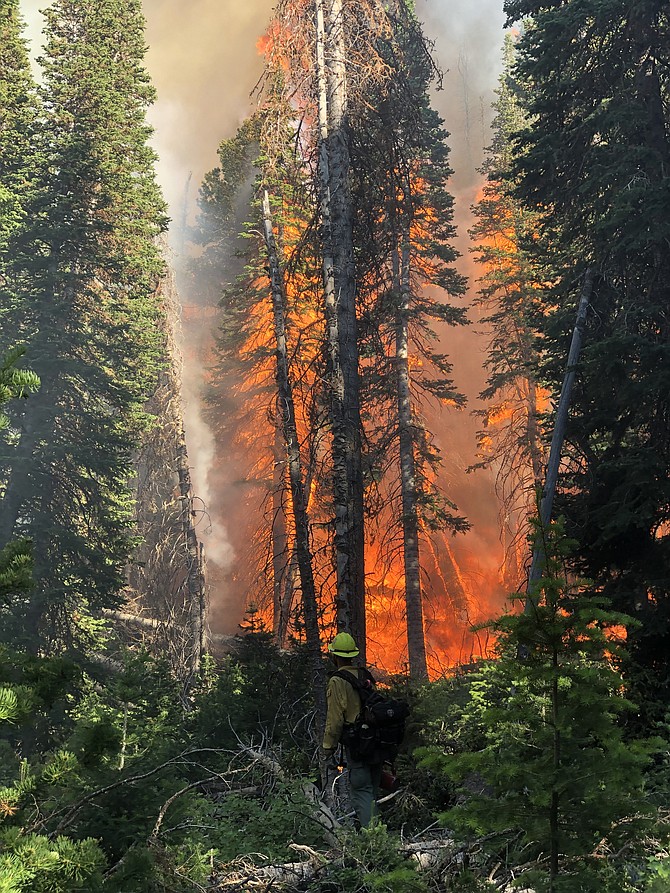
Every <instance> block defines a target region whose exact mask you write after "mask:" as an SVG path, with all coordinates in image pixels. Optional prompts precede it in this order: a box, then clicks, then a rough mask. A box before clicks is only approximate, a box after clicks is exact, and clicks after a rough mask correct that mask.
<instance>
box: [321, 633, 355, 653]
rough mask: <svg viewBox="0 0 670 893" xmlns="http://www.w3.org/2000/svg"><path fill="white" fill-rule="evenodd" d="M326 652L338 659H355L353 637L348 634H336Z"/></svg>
mask: <svg viewBox="0 0 670 893" xmlns="http://www.w3.org/2000/svg"><path fill="white" fill-rule="evenodd" d="M328 651H330V653H331V654H336V655H337V656H338V657H356V655H357V654H358V648H357V647H356V642H355V641H354V637H353V636H350V635H349V633H338V634H337V635H336V636H335V638H334V639H333V641H332V642H331V643H330V645H329V646H328Z"/></svg>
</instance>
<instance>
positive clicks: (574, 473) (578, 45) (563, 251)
mask: <svg viewBox="0 0 670 893" xmlns="http://www.w3.org/2000/svg"><path fill="white" fill-rule="evenodd" d="M505 8H506V11H507V14H508V17H509V20H510V22H511V21H513V20H520V19H522V18H523V17H530V18H529V21H528V24H527V27H526V28H525V30H524V33H523V35H522V37H521V40H520V43H519V61H518V64H517V68H516V72H517V76H518V78H519V81H520V85H521V88H522V90H523V92H524V97H525V100H524V105H525V112H526V114H527V115H528V116H529V120H530V122H531V124H532V126H531V127H529V128H527V129H525V130H524V131H523V132H522V133H521V134H520V135H519V137H518V149H517V152H516V159H515V163H514V172H515V176H518V177H519V183H518V187H517V195H518V196H519V197H520V198H521V199H522V200H523V201H524V203H525V205H526V206H527V207H529V208H530V209H531V210H534V211H536V212H537V213H538V215H539V226H540V232H541V238H540V239H538V240H537V242H536V250H537V251H538V252H541V253H542V254H543V255H544V256H545V258H546V259H547V261H548V264H549V266H550V269H551V270H552V281H553V283H554V287H553V288H552V289H551V290H550V291H549V292H548V293H547V295H546V298H545V299H544V302H543V303H544V308H545V310H546V319H545V321H544V322H543V325H542V333H543V350H544V355H545V358H546V362H545V363H544V372H543V374H544V375H545V376H546V378H547V380H548V381H550V382H551V385H552V389H554V388H555V389H556V390H557V389H558V382H559V381H560V377H561V375H562V366H563V364H564V358H565V355H566V353H567V338H568V336H569V332H570V331H571V328H572V323H571V318H573V317H574V312H575V311H574V307H575V302H576V299H577V297H578V292H579V289H578V288H577V287H575V285H574V283H575V282H578V281H579V280H580V278H581V276H582V274H583V272H584V270H585V269H586V268H587V267H589V266H591V267H593V268H594V270H595V274H596V275H595V282H594V288H593V296H592V308H593V309H592V312H591V313H590V316H589V320H588V323H587V328H586V332H585V336H584V346H583V352H582V355H581V358H580V363H579V369H578V373H577V382H576V388H575V390H574V392H573V401H572V409H571V414H570V421H569V426H568V431H567V442H566V457H565V462H564V466H563V473H562V476H561V479H560V480H559V488H560V490H559V493H558V495H557V501H556V506H557V512H558V513H564V514H565V516H566V521H567V525H568V528H567V529H568V532H569V533H570V534H571V535H574V536H575V538H576V539H577V540H578V541H579V549H578V552H577V555H576V556H575V564H576V565H577V569H578V571H581V572H582V573H583V574H584V575H586V576H588V577H589V578H591V579H593V581H594V585H595V586H596V587H598V588H599V589H601V590H602V592H603V593H604V594H605V596H606V597H607V598H609V599H610V600H611V602H612V604H613V605H614V606H615V607H616V608H618V609H621V610H625V611H626V612H628V613H630V614H631V615H633V616H634V617H636V618H637V619H638V620H639V621H640V622H641V626H640V627H638V628H636V629H635V630H634V631H633V632H632V634H631V640H630V644H631V647H632V649H633V653H634V655H635V659H636V662H637V664H638V667H639V668H640V672H641V674H642V675H643V676H646V677H647V678H646V681H647V682H648V683H649V684H650V685H651V686H653V688H654V689H655V690H656V697H657V698H658V701H659V704H663V707H662V708H661V709H662V710H665V705H666V704H667V700H668V692H670V664H669V662H668V653H669V650H668V641H669V640H668V630H669V629H670V624H669V623H668V619H669V618H670V587H669V583H668V574H667V567H668V563H669V560H670V551H669V550H670V534H669V529H668V505H669V504H670V483H669V482H670V426H669V425H668V414H669V408H668V400H669V399H670V396H669V395H670V388H668V369H670V340H669V338H668V325H667V307H668V303H669V299H670V293H669V291H668V289H669V287H670V286H669V283H670V266H669V265H670V255H669V254H668V251H667V248H666V246H667V242H668V238H669V227H670V223H669V220H668V215H667V207H668V199H669V196H670V115H669V112H668V108H669V106H668V95H669V88H670V82H669V77H668V63H669V61H670V59H669V54H670V40H669V35H670V17H669V13H668V8H667V4H665V3H663V2H660V0H650V2H645V3H636V4H629V3H625V2H623V0H606V2H604V3H601V2H584V3H575V2H571V3H562V4H556V3H553V2H541V0H538V2H536V0H508V2H507V3H506V5H505ZM640 678H641V679H642V676H641V677H640ZM645 712H646V710H645Z"/></svg>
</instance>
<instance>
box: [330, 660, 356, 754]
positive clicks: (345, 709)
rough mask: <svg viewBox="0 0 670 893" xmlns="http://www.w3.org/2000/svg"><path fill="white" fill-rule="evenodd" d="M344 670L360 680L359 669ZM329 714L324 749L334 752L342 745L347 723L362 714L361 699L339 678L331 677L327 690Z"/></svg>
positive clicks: (344, 668) (349, 668) (351, 686)
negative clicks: (341, 741)
mask: <svg viewBox="0 0 670 893" xmlns="http://www.w3.org/2000/svg"><path fill="white" fill-rule="evenodd" d="M342 669H343V670H344V671H345V672H347V673H351V674H352V675H353V676H355V677H356V678H358V668H357V667H342ZM326 700H327V702H328V712H327V713H326V730H325V732H324V735H323V749H324V750H325V751H334V750H335V748H336V747H337V745H338V744H339V743H340V737H341V736H342V729H343V728H344V724H345V722H347V723H350V722H355V720H356V717H357V716H358V714H359V713H360V712H361V698H360V695H359V694H358V692H357V691H356V689H355V688H354V687H353V685H349V683H348V682H347V681H346V680H345V679H340V678H339V676H331V678H330V679H329V680H328V688H327V689H326Z"/></svg>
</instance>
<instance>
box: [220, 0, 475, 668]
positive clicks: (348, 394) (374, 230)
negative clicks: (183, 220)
mask: <svg viewBox="0 0 670 893" xmlns="http://www.w3.org/2000/svg"><path fill="white" fill-rule="evenodd" d="M308 10H312V7H311V6H310V5H308V4H304V3H294V2H291V3H288V2H287V3H284V4H282V5H281V6H280V7H279V9H278V12H277V15H276V17H275V19H274V21H273V23H272V25H271V27H270V29H269V31H268V33H267V36H266V38H265V39H264V41H263V45H262V48H263V51H264V53H265V55H266V59H267V63H268V69H267V73H266V77H265V80H264V89H263V94H262V102H261V109H260V111H259V114H258V116H257V118H256V119H255V120H256V122H257V123H256V125H253V126H255V127H256V128H257V129H256V130H255V131H254V133H255V136H254V138H255V139H257V140H258V147H259V158H258V161H257V162H256V164H257V168H258V171H259V185H261V186H262V187H263V188H268V190H269V192H270V195H271V198H272V205H273V210H272V217H273V223H274V227H273V229H274V230H275V232H276V257H277V270H279V271H280V274H281V275H280V276H279V280H278V281H280V282H281V285H282V287H283V292H284V297H283V298H282V299H281V301H280V304H281V305H282V306H283V307H284V326H285V333H286V334H285V337H286V343H287V348H286V359H285V364H286V370H287V371H286V375H285V379H286V383H287V384H288V385H290V390H291V392H292V394H293V402H294V407H295V418H296V422H295V430H296V434H297V437H296V441H297V445H298V447H299V454H296V456H295V458H296V459H299V460H300V463H301V467H302V474H301V477H302V478H303V487H304V492H305V494H306V495H305V497H304V498H303V499H302V500H301V501H303V502H305V503H306V505H305V506H304V508H305V510H306V511H307V512H308V516H309V518H308V524H309V527H310V539H311V542H310V545H311V554H312V567H313V571H314V577H315V580H316V590H317V591H319V592H320V593H321V597H320V599H319V611H320V614H321V618H320V623H321V625H322V626H323V625H324V624H325V625H327V624H329V623H331V622H332V620H333V619H335V617H334V615H336V619H337V622H338V624H339V625H340V626H342V627H346V626H350V627H351V628H352V629H353V630H354V632H355V634H357V635H358V636H359V637H360V635H361V633H362V630H363V627H362V626H361V622H362V621H361V620H360V614H359V607H360V606H359V594H358V591H359V583H358V582H356V581H357V580H359V578H360V580H362V577H361V576H360V574H359V571H358V568H359V563H360V560H361V555H362V551H361V550H362V546H363V543H364V541H365V540H366V539H367V541H368V543H370V541H371V540H372V539H373V538H377V540H378V541H379V542H381V543H382V544H383V550H382V551H383V552H384V553H385V554H386V555H387V556H391V555H392V556H393V557H392V559H391V560H392V562H393V564H394V566H395V567H396V568H398V575H399V577H401V578H402V579H403V584H402V585H403V590H404V595H403V603H404V604H405V605H406V608H405V612H404V613H405V614H406V619H407V625H408V634H409V640H410V642H411V645H410V669H411V672H412V675H414V676H415V677H416V678H417V679H422V678H425V676H426V656H425V644H424V638H425V630H424V622H423V618H422V610H423V600H424V592H423V585H422V579H421V560H420V549H419V544H420V541H421V540H422V539H425V538H426V537H427V536H428V532H429V528H430V526H431V525H432V526H433V527H436V528H439V529H440V530H441V531H444V530H445V529H463V528H464V526H465V522H464V520H463V519H461V518H459V517H458V516H457V515H456V514H455V513H454V511H453V506H451V505H450V504H449V502H448V500H445V499H444V498H443V497H441V496H440V494H439V493H438V491H437V488H436V486H435V484H434V482H433V481H434V474H433V471H432V468H433V467H434V466H435V464H436V463H438V462H439V453H438V451H437V449H436V448H435V446H434V444H433V440H432V437H431V436H430V434H429V432H428V431H427V429H426V426H425V422H424V420H423V419H422V417H421V399H422V398H421V394H424V395H426V396H427V397H428V398H430V399H436V400H437V401H439V402H442V403H446V404H448V405H452V406H453V405H460V404H461V403H462V402H463V398H462V397H461V396H460V395H459V394H458V393H457V391H455V389H454V387H453V384H452V383H451V380H450V364H449V362H448V359H447V358H446V357H445V356H443V355H441V354H439V353H438V352H437V351H435V350H434V349H433V345H432V341H433V339H434V338H435V334H434V331H433V328H432V322H437V323H447V324H450V325H453V324H456V323H459V322H462V321H463V311H462V310H458V309H456V308H454V307H452V306H451V305H449V304H446V303H444V300H443V294H444V291H445V290H446V291H447V292H448V293H449V294H450V295H459V294H460V293H461V292H462V291H463V288H464V283H463V280H462V278H461V277H460V276H458V275H457V274H456V273H455V271H454V269H453V267H452V263H453V260H454V259H455V257H456V254H455V251H454V250H453V248H452V247H451V244H450V240H451V238H452V236H453V225H452V200H451V197H450V195H449V193H448V191H447V188H446V182H447V179H448V177H449V175H450V173H451V172H450V170H449V166H448V161H447V157H448V150H447V147H446V141H445V138H446V134H445V132H444V131H443V129H442V123H441V121H440V120H439V118H438V117H437V115H436V114H435V113H434V112H433V111H432V109H431V108H430V104H429V100H428V95H427V94H428V87H429V84H430V81H431V79H432V77H433V76H434V74H435V69H434V67H433V64H432V61H431V59H430V55H429V53H428V51H427V48H426V46H425V43H424V40H423V37H422V35H421V30H420V27H419V25H418V22H417V21H416V19H415V18H414V16H413V15H412V14H411V13H410V11H409V10H408V9H407V7H406V6H405V4H397V5H393V6H392V8H391V7H388V8H386V7H385V8H384V9H382V8H381V7H379V6H377V5H376V4H373V3H370V4H363V5H361V7H360V8H358V7H357V9H356V12H355V14H354V12H353V11H352V12H351V14H350V13H349V11H348V10H347V14H346V15H344V16H342V17H340V14H339V13H338V12H337V5H335V6H331V5H329V4H325V7H321V5H320V4H317V6H316V8H315V10H314V11H315V18H314V19H311V20H310V19H307V18H306V13H307V11H308ZM333 16H335V20H336V21H335V22H334V20H333V18H332V17H333ZM322 18H323V22H322ZM340 18H341V24H342V27H343V32H342V33H339V31H338V28H339V24H340ZM306 22H314V23H315V28H316V30H315V31H312V30H311V25H310V26H309V27H308V26H307V25H306ZM329 23H330V24H329ZM335 25H337V27H335ZM322 28H323V29H324V30H322ZM329 40H334V41H335V43H334V44H332V45H331V44H329V43H328V41H329ZM315 41H316V43H315ZM342 44H343V45H344V47H345V48H346V52H345V53H344V57H342V53H343V49H342ZM364 60H365V64H364V65H363V61H364ZM359 63H360V64H359ZM331 64H332V66H334V68H333V69H332V71H331V69H330V68H329V66H331ZM342 64H344V67H345V70H346V71H345V73H346V74H347V75H348V74H349V73H350V72H351V71H353V72H355V77H353V81H349V82H348V93H347V97H346V112H345V111H343V109H342V107H341V103H343V102H345V100H344V99H343V97H341V96H339V94H338V95H337V96H334V95H333V93H334V92H335V93H337V90H335V87H336V86H337V89H339V88H340V87H341V85H342V78H341V74H342V70H341V67H339V66H341V65H342ZM334 72H339V74H335V73H334ZM329 77H330V78H331V80H330V81H329ZM333 79H334V80H333ZM329 84H330V86H329ZM333 106H334V107H335V108H336V110H337V111H336V112H335V113H334V114H335V119H334V120H335V122H336V123H335V124H333V122H332V114H331V109H332V107H333ZM338 116H339V117H338ZM337 122H339V123H337ZM250 127H252V125H251V124H249V125H245V128H246V132H247V133H250V130H249V128H250ZM243 130H244V128H243ZM243 138H244V137H243V131H241V132H240V134H239V135H238V137H236V138H235V147H236V148H235V151H231V149H230V148H228V147H232V146H233V141H229V142H228V144H226V146H227V147H226V150H225V153H226V156H227V160H230V162H231V164H230V166H229V167H228V168H225V166H224V165H223V164H222V167H221V168H220V169H218V171H217V172H212V174H210V175H208V178H206V181H205V187H204V189H205V191H204V193H203V197H204V199H205V205H206V206H207V209H209V206H210V205H211V214H210V219H211V220H213V221H214V222H215V225H218V226H220V231H221V232H223V230H224V229H225V227H226V226H227V225H228V224H227V223H225V224H224V226H221V225H220V222H221V221H224V219H225V220H226V221H227V220H229V219H230V214H228V212H226V210H225V207H227V206H232V204H234V201H235V199H234V198H233V197H232V193H231V195H229V194H228V191H227V190H229V189H230V184H231V183H233V182H234V180H235V177H237V179H238V180H239V179H244V177H242V178H240V172H239V168H237V167H236V165H237V161H238V159H239V156H238V154H237V149H238V148H239V145H240V143H239V141H240V140H242V139H243ZM251 143H252V141H251V140H249V141H248V142H247V145H248V146H251ZM223 145H224V144H222V147H223ZM345 156H346V157H345ZM223 157H224V156H223V152H222V155H221V158H222V161H223ZM226 163H227V162H226ZM236 171H237V174H236V173H235V172H236ZM250 171H251V166H250V165H249V167H248V168H247V172H250ZM334 171H335V173H334ZM332 178H335V180H334V182H335V185H333V184H331V179H332ZM340 186H342V189H343V192H342V194H340V193H339V192H338V191H337V190H338V189H339V188H340ZM217 193H218V194H220V197H221V198H220V201H221V204H220V207H218V208H217V203H218V202H219V198H218V197H217ZM348 203H350V204H351V207H349V210H347V207H345V206H347V204H348ZM352 208H353V209H355V213H354V211H353V210H352ZM258 214H259V212H258V210H256V211H254V216H255V217H256V220H258ZM337 215H341V217H340V219H339V221H338V222H337V223H336V222H335V218H336V217H337ZM349 217H350V218H351V220H350V221H349ZM247 236H248V237H247V240H246V247H245V249H244V250H243V253H244V256H245V258H246V269H245V271H244V273H243V274H242V276H241V277H240V278H239V279H238V283H237V285H236V286H235V287H234V288H233V289H229V290H228V291H226V293H225V294H226V296H225V297H224V301H223V305H222V308H223V326H222V339H221V341H220V348H221V351H222V352H221V354H220V356H221V357H222V362H221V365H220V366H219V369H218V370H217V372H216V373H215V375H216V377H218V380H219V382H221V383H226V385H227V386H229V385H230V382H231V377H230V376H231V370H233V369H236V371H235V372H234V373H233V375H234V380H235V384H234V388H235V391H236V393H237V395H238V397H239V398H240V401H239V407H240V408H239V409H238V411H237V413H236V416H235V418H236V421H235V429H236V432H237V433H236V434H235V435H234V437H235V438H237V439H243V440H244V441H245V442H246V444H247V447H248V449H247V452H248V456H247V461H246V468H247V470H246V473H245V479H246V480H247V481H249V480H251V478H252V477H254V476H256V480H258V481H261V480H262V481H264V482H265V484H264V486H265V493H266V494H267V495H268V496H271V498H270V499H269V501H268V503H267V505H268V508H269V515H270V517H268V519H267V522H266V523H267V525H268V526H267V527H266V526H264V525H259V527H258V531H259V533H258V534H257V535H256V536H255V537H254V539H255V541H256V542H258V541H259V540H262V541H264V542H265V543H271V544H272V556H270V555H269V554H268V551H267V549H266V550H264V551H263V552H262V553H260V554H261V555H264V556H265V557H264V558H260V560H259V559H258V557H257V560H256V563H255V566H256V568H257V569H258V570H263V569H266V570H267V571H268V572H269V574H268V575H267V577H268V578H269V579H272V580H273V586H272V589H273V599H272V602H273V606H274V615H275V623H274V628H275V631H276V634H277V637H278V640H279V641H283V639H284V637H285V634H286V631H287V629H288V625H287V617H288V615H289V614H290V609H289V606H290V604H291V600H292V594H293V592H294V591H295V590H296V588H297V576H298V574H297V568H298V564H297V561H296V558H295V554H296V553H295V547H296V537H297V532H298V531H297V526H296V525H297V521H296V504H295V492H289V489H290V488H289V487H288V478H289V475H288V473H287V470H286V469H287V467H288V466H287V465H286V431H285V429H283V426H282V425H280V422H281V420H282V417H283V415H285V412H286V400H285V399H284V400H282V401H281V405H280V407H279V408H278V409H277V410H275V409H274V408H271V404H272V402H273V401H274V400H275V396H274V395H275V393H276V390H275V383H274V378H275V368H276V367H275V365H274V364H273V363H272V361H271V358H272V353H271V352H273V351H275V350H276V348H277V342H276V340H275V339H274V337H273V335H272V331H273V325H272V322H271V319H270V317H269V306H270V305H269V304H268V301H267V295H268V279H267V277H266V274H265V272H264V271H263V266H264V261H263V260H262V258H263V257H264V255H265V249H264V248H263V247H262V244H261V241H260V233H259V232H258V224H255V225H254V224H252V225H251V226H250V228H249V229H248V232H247ZM349 239H351V240H352V241H351V245H350V247H347V245H349V241H348V240H349ZM224 241H225V239H223V237H222V238H221V240H220V244H223V243H224ZM215 242H216V238H215V239H213V240H212V241H211V242H210V244H212V245H213V244H214V243H215ZM209 256H210V257H211V255H209ZM206 257H207V255H206ZM354 257H355V265H354V266H352V261H353V258H354ZM208 263H209V260H208ZM273 275H274V274H273ZM341 277H343V278H342V281H340V278H341ZM354 280H355V292H354V296H355V302H354V304H355V306H354V307H353V310H352V308H351V307H350V306H349V302H350V299H351V295H350V294H349V289H351V288H352V287H353V285H352V283H353V282H354ZM435 287H437V288H438V289H441V290H442V291H433V292H431V291H430V289H431V288H435ZM336 298H337V299H336ZM276 306H277V304H276V303H275V307H276ZM347 308H348V309H347ZM345 356H346V361H345V360H344V357H345ZM243 370H244V371H243ZM215 386H216V387H219V385H217V384H216V383H215ZM227 390H230V388H229V387H227ZM224 399H225V398H224ZM359 404H360V405H361V406H362V413H363V421H362V422H361V421H360V420H358V421H356V417H357V416H358V415H359V409H358V408H357V407H358V406H359ZM345 405H346V408H345ZM252 419H253V421H251V420H252ZM250 438H253V442H254V446H253V448H251V449H250V448H249V447H250V445H251V440H250ZM291 440H292V438H291V436H289V441H291ZM282 442H283V444H284V446H283V447H282V446H281V444H282ZM363 443H364V444H365V450H362V444H363ZM288 446H289V452H290V449H292V448H293V447H294V444H293V443H292V442H289V443H288ZM331 457H332V460H331ZM290 463H291V460H290V458H289V466H290ZM359 464H360V471H359V470H357V469H358V466H359ZM345 472H346V474H345ZM347 476H348V477H347ZM359 477H360V484H359V483H357V481H358V480H359ZM345 478H347V480H345ZM347 481H348V482H347ZM363 485H364V486H363ZM359 486H361V487H362V489H361V490H360V493H361V498H362V497H363V495H364V496H365V499H364V502H363V503H361V506H363V505H364V506H365V507H366V509H367V511H368V518H367V522H366V530H365V531H364V530H363V527H362V523H363V520H362V518H361V519H360V520H359V511H360V508H357V507H356V506H358V505H359V497H358V496H357V495H356V494H357V493H358V492H359ZM268 489H269V490H270V491H271V493H268ZM345 509H346V511H345ZM333 519H335V520H333ZM338 519H339V520H338ZM268 527H269V531H268ZM263 531H265V532H263ZM270 531H271V534H270ZM354 531H355V535H353V540H351V535H352V532H354ZM248 539H249V540H251V537H248ZM352 542H353V545H352ZM394 544H395V545H394ZM354 546H355V548H354ZM398 546H399V550H398ZM382 551H379V552H377V550H376V549H375V550H372V551H371V553H370V558H369V560H368V562H367V563H366V571H367V573H368V574H370V573H371V572H372V573H373V574H376V575H377V576H379V575H380V572H381V566H382V565H381V562H382V558H383V555H382ZM280 552H281V553H283V555H284V558H283V560H278V558H279V553H280ZM258 555H259V551H258V550H257V556H258ZM333 555H334V558H333V557H332V556H333ZM270 557H271V559H272V560H271V561H270V560H269V559H270ZM398 559H399V560H400V565H399V566H398ZM333 567H334V569H335V572H334V574H333ZM253 576H254V579H255V580H256V581H259V580H261V579H262V576H263V574H262V573H261V574H259V573H258V571H256V572H255V573H254V575H253ZM300 576H302V575H300ZM333 577H334V579H333ZM252 585H253V584H252ZM256 585H257V584H256ZM257 596H258V593H257V590H254V599H255V600H258V598H257ZM303 598H304V592H303ZM261 602H262V599H261ZM367 602H368V603H367V612H368V616H369V617H373V616H374V615H375V612H376V611H378V610H385V609H383V608H380V606H378V605H377V604H376V599H375V598H373V597H372V595H371V593H368V599H367ZM333 605H334V606H335V610H334V614H333ZM355 617H359V619H358V620H354V618H355Z"/></svg>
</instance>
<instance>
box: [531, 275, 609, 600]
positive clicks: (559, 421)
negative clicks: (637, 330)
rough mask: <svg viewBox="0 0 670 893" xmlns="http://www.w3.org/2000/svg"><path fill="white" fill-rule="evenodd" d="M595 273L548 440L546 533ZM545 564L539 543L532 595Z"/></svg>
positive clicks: (587, 281)
mask: <svg viewBox="0 0 670 893" xmlns="http://www.w3.org/2000/svg"><path fill="white" fill-rule="evenodd" d="M594 277H595V270H594V268H593V267H589V268H588V269H587V271H586V273H585V274H584V284H583V286H582V292H581V296H580V299H579V307H578V309H577V319H576V321H575V328H574V330H573V332H572V341H571V342H570V350H569V352H568V362H567V366H566V370H565V377H564V378H563V386H562V388H561V396H560V397H559V401H558V407H557V409H556V418H555V420H554V433H553V434H552V437H551V449H550V451H549V462H548V464H547V474H546V478H545V482H544V491H543V493H542V500H541V502H540V526H541V528H542V530H545V529H546V528H547V527H548V526H549V522H550V521H551V512H552V509H553V506H554V495H555V493H556V483H557V481H558V470H559V468H560V465H561V453H562V450H563V441H564V440H565V431H566V428H567V426H568V410H569V408H570V397H571V394H572V385H573V382H574V380H575V373H576V371H577V360H578V359H579V353H580V351H581V348H582V333H583V331H584V326H585V325H586V314H587V311H588V309H589V304H590V302H591V293H592V291H593V280H594ZM544 563H545V554H544V547H543V545H542V542H540V543H539V544H538V545H536V546H535V550H534V552H533V563H532V564H531V567H530V573H529V575H528V592H529V594H530V595H532V590H533V587H534V585H535V583H536V582H537V581H538V580H539V579H540V577H541V576H542V570H543V568H544ZM531 608H532V598H529V599H527V600H526V610H527V611H529V610H531Z"/></svg>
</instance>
